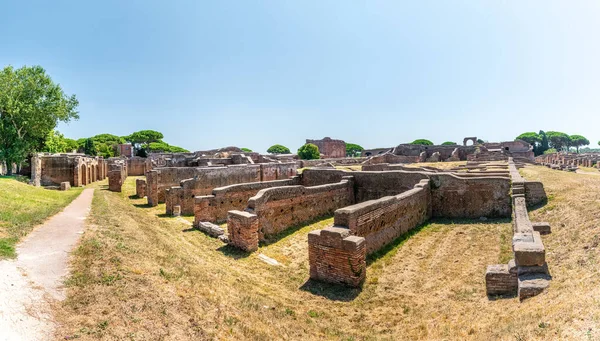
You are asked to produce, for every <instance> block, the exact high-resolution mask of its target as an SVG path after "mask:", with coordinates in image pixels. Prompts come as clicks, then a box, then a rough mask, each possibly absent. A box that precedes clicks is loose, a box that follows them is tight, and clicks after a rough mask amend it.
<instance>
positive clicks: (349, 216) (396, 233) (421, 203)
mask: <svg viewBox="0 0 600 341" xmlns="http://www.w3.org/2000/svg"><path fill="white" fill-rule="evenodd" d="M430 217H431V193H430V189H429V180H427V179H425V180H421V181H420V182H419V183H418V184H417V185H415V187H414V188H413V189H411V190H408V191H406V192H403V193H400V194H398V195H395V196H386V197H383V198H380V199H377V200H369V201H365V202H362V203H359V204H355V205H352V206H347V207H344V208H341V209H338V210H336V211H335V219H334V225H335V226H336V227H345V228H348V229H349V230H350V233H351V234H352V235H355V236H360V237H364V238H365V240H366V243H367V254H371V253H373V252H375V251H377V250H379V249H380V248H382V247H383V246H385V245H387V244H389V243H391V242H392V241H394V240H395V239H396V238H398V237H400V236H401V235H403V234H404V233H406V232H408V231H410V230H411V229H413V228H415V227H417V226H419V225H421V224H423V223H424V222H426V221H427V220H428V219H429V218H430Z"/></svg>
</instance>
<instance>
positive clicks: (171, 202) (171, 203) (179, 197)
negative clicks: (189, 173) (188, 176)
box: [165, 186, 183, 215]
mask: <svg viewBox="0 0 600 341" xmlns="http://www.w3.org/2000/svg"><path fill="white" fill-rule="evenodd" d="M182 201H183V187H180V186H174V187H171V188H168V189H167V190H166V193H165V206H166V212H165V213H166V214H167V215H175V206H179V212H180V213H179V215H181V202H182Z"/></svg>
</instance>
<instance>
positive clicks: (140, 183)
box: [135, 179, 146, 198]
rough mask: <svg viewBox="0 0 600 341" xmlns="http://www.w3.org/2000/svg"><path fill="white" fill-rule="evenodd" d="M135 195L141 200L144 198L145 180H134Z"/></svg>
mask: <svg viewBox="0 0 600 341" xmlns="http://www.w3.org/2000/svg"><path fill="white" fill-rule="evenodd" d="M135 194H136V195H137V197H138V198H143V197H145V196H146V180H144V179H135Z"/></svg>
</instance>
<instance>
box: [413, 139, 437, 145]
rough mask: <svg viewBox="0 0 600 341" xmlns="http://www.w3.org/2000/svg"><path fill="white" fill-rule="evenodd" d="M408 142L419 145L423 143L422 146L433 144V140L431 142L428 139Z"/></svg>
mask: <svg viewBox="0 0 600 341" xmlns="http://www.w3.org/2000/svg"><path fill="white" fill-rule="evenodd" d="M410 144H420V145H423V146H433V142H431V141H429V140H426V139H418V140H414V141H412V142H411V143H410Z"/></svg>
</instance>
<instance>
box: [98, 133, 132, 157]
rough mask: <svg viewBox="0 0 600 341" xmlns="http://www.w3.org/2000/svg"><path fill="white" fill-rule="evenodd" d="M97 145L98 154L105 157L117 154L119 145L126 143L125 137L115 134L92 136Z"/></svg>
mask: <svg viewBox="0 0 600 341" xmlns="http://www.w3.org/2000/svg"><path fill="white" fill-rule="evenodd" d="M91 139H92V141H94V145H95V146H96V151H97V153H96V155H98V156H103V157H105V158H109V157H113V156H116V155H117V145H119V144H122V143H125V139H124V138H122V137H120V136H117V135H113V134H99V135H96V136H92V137H91Z"/></svg>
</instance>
